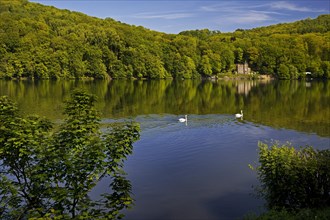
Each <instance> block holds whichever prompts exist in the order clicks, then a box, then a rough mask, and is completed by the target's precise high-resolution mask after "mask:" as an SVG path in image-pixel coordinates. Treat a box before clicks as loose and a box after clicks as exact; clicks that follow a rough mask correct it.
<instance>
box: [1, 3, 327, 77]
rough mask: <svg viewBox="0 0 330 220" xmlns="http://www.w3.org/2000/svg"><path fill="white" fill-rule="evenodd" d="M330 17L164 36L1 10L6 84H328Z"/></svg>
mask: <svg viewBox="0 0 330 220" xmlns="http://www.w3.org/2000/svg"><path fill="white" fill-rule="evenodd" d="M329 42H330V15H321V16H319V17H318V18H316V19H306V20H302V21H298V22H294V23H287V24H278V25H273V26H269V27H262V28H256V29H252V30H242V29H238V30H236V31H235V32H233V33H221V32H220V31H210V30H208V29H203V30H194V31H184V32H181V33H179V34H165V33H161V32H156V31H151V30H148V29H146V28H144V27H141V26H138V27H137V26H134V25H133V26H132V25H128V24H124V23H121V22H118V21H115V20H113V19H111V18H106V19H99V18H95V17H90V16H87V15H84V14H82V13H78V12H71V11H69V10H60V9H57V8H55V7H50V6H43V5H41V4H37V3H30V2H28V1H27V0H1V2H0V78H21V77H27V78H55V79H56V78H83V77H93V78H131V77H134V78H150V79H158V78H171V77H173V78H199V77H202V76H204V77H210V76H219V75H221V74H228V73H230V74H231V73H235V70H236V69H235V64H236V63H245V62H247V63H248V64H249V66H250V68H251V70H252V71H253V72H256V73H260V74H271V75H273V76H275V77H278V78H284V79H290V78H291V79H294V78H299V77H304V75H305V72H311V73H312V77H321V78H330V58H329V54H330V44H329Z"/></svg>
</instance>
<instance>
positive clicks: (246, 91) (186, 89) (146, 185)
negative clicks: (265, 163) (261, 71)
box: [0, 80, 330, 220]
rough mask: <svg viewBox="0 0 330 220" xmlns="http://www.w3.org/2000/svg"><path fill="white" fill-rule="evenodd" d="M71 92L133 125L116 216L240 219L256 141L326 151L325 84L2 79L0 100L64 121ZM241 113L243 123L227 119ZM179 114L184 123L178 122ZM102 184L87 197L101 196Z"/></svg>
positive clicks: (328, 110)
mask: <svg viewBox="0 0 330 220" xmlns="http://www.w3.org/2000/svg"><path fill="white" fill-rule="evenodd" d="M75 88H85V89H86V90H88V91H89V92H91V93H93V94H95V95H97V96H98V103H97V109H98V110H99V111H100V112H101V113H102V124H105V125H106V124H108V123H110V122H113V121H137V122H139V123H140V126H141V138H140V140H139V141H137V142H136V143H135V144H134V152H133V154H132V155H131V156H129V158H128V160H127V161H126V162H125V171H126V172H127V174H128V179H129V180H130V181H131V184H132V187H133V197H134V199H135V206H134V208H133V209H131V210H126V211H125V212H124V213H125V215H126V217H125V219H132V220H134V219H146V220H148V219H210V220H212V219H239V218H242V216H244V215H245V214H247V213H250V212H255V213H260V212H262V211H263V210H264V207H263V205H264V201H263V200H262V199H260V198H257V197H256V196H255V191H254V189H253V186H257V185H258V184H259V183H258V180H257V176H256V174H255V173H254V172H253V171H251V170H250V169H249V167H248V164H254V163H255V162H257V160H258V158H257V156H258V151H257V149H258V142H259V141H263V142H267V143H271V142H272V141H276V140H277V141H280V142H281V143H285V142H288V141H289V142H291V143H292V144H293V145H294V146H297V147H298V146H306V145H312V146H314V147H315V148H318V149H330V120H329V119H330V84H329V82H328V81H236V80H229V81H207V80H205V81H204V80H179V81H176V80H159V81H157V80H154V81H137V80H123V81H119V80H118V81H116V80H115V81H34V82H33V81H5V80H0V95H7V96H9V97H10V98H12V99H13V100H15V101H16V102H17V103H18V106H19V108H20V109H21V111H22V112H23V113H24V114H38V115H41V116H46V117H47V118H50V119H51V120H52V121H54V122H58V121H60V120H61V119H62V118H63V116H62V114H61V112H62V110H63V106H64V105H63V101H64V100H66V99H67V98H69V96H70V93H71V91H72V90H73V89H75ZM241 109H242V110H243V112H244V117H243V119H236V118H235V117H234V114H235V113H239V112H240V110H241ZM186 114H187V115H188V121H187V123H180V122H179V121H178V118H180V117H184V115H186ZM108 184H109V180H108V179H104V180H102V181H101V182H100V184H99V185H98V186H97V187H96V189H95V190H93V192H92V196H95V197H97V195H98V194H100V193H102V192H104V190H106V189H107V186H108Z"/></svg>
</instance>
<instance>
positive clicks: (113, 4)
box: [30, 0, 330, 33]
mask: <svg viewBox="0 0 330 220" xmlns="http://www.w3.org/2000/svg"><path fill="white" fill-rule="evenodd" d="M30 1H31V2H38V3H41V4H44V5H52V6H55V7H57V8H61V9H69V10H71V11H79V12H82V13H85V14H87V15H90V16H95V17H99V18H106V17H110V18H113V19H115V20H117V21H121V22H124V23H127V24H131V25H137V26H139V25H141V26H143V27H146V28H148V29H152V30H156V31H161V32H165V33H179V32H180V31H184V30H195V29H204V28H208V29H210V30H219V31H221V32H232V31H235V30H236V29H238V28H242V29H250V28H254V27H260V26H267V25H271V24H277V23H285V22H292V21H297V20H301V19H305V18H308V17H310V18H316V17H317V16H318V15H320V14H329V13H330V0H294V1H293V0H287V1H267V0H257V1H252V0H245V1H244V0H241V1H235V0H234V1H229V0H213V1H207V0H206V1H203V0H195V1H191V0H181V1H178V0H170V1H166V0H148V1H139V0H135V1H134V0H131V1H127V0H117V1H116V0H30Z"/></svg>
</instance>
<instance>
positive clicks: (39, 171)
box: [0, 91, 139, 219]
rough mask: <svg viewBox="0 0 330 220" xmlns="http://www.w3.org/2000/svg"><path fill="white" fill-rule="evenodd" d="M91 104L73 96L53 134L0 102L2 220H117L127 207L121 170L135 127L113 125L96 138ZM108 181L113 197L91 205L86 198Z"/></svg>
mask: <svg viewBox="0 0 330 220" xmlns="http://www.w3.org/2000/svg"><path fill="white" fill-rule="evenodd" d="M95 101H96V97H95V96H93V95H89V94H87V93H86V92H84V91H75V92H74V93H73V94H72V96H71V99H70V100H69V101H67V102H66V108H65V111H64V113H65V115H66V119H65V121H64V123H63V124H61V125H60V127H59V128H57V129H53V126H52V124H51V123H50V121H49V120H46V119H43V118H40V117H37V116H30V117H26V118H24V117H22V116H20V115H19V113H18V110H17V108H16V106H15V105H14V104H13V102H11V101H10V100H9V99H8V98H7V97H1V98H0V162H1V178H0V189H1V191H0V216H1V218H10V219H21V218H31V219H40V218H44V219H47V218H52V219H53V218H54V219H56V218H57V219H69V218H73V219H90V218H93V219H105V218H106V219H116V218H120V217H122V216H123V215H122V214H121V213H120V210H122V209H125V208H128V207H130V206H131V205H132V203H133V199H132V198H131V195H130V192H131V185H130V182H129V181H128V180H127V179H126V178H125V173H124V172H123V170H122V167H123V163H124V160H125V159H126V157H127V155H129V154H131V153H132V147H133V145H132V144H133V142H135V141H136V140H137V139H138V138H139V126H138V125H137V124H134V123H128V124H117V125H114V126H112V127H110V128H109V129H108V130H107V132H102V133H101V132H100V130H99V128H100V124H99V120H100V118H99V116H98V113H97V111H96V110H95V107H94V104H95ZM107 176H110V177H112V182H111V184H110V187H111V189H112V193H111V194H109V193H105V194H104V195H102V199H101V200H98V201H93V200H91V199H90V198H89V196H88V193H89V192H90V191H91V190H92V189H93V188H94V187H95V186H96V184H97V183H98V182H99V181H100V180H101V179H103V178H104V177H107Z"/></svg>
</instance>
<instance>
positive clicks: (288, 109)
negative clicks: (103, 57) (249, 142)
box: [0, 80, 330, 136]
mask: <svg viewBox="0 0 330 220" xmlns="http://www.w3.org/2000/svg"><path fill="white" fill-rule="evenodd" d="M76 87H82V88H85V89H87V90H88V91H90V92H91V93H93V94H96V95H97V96H98V97H99V99H100V100H99V103H98V106H97V107H98V109H99V110H100V111H101V112H102V113H103V117H104V118H126V117H136V116H138V115H148V114H174V115H178V117H181V116H182V115H184V114H199V115H203V114H232V115H234V114H235V113H237V112H238V111H239V110H240V109H243V110H244V113H245V114H244V120H248V121H251V122H255V123H258V124H263V125H268V126H271V127H275V128H287V129H294V130H299V131H304V132H308V133H317V134H318V135H321V136H329V135H330V130H329V129H330V128H329V127H330V124H329V123H330V122H329V120H326V119H327V118H330V103H329V98H330V88H329V87H330V86H329V83H328V82H327V81H322V82H318V81H311V82H307V84H306V82H304V81H201V80H184V81H175V80H159V81H157V80H154V81H134V80H123V81H115V80H114V81H37V82H30V81H3V80H2V81H0V95H4V94H6V95H9V96H10V97H13V98H14V99H15V100H17V101H18V103H19V104H20V107H21V108H22V109H23V110H24V112H27V113H37V114H39V115H45V116H48V118H52V119H59V118H61V117H62V116H61V114H60V111H58V110H59V109H61V108H62V101H63V100H65V99H66V98H68V96H69V94H70V92H71V91H72V90H73V89H74V88H76Z"/></svg>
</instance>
